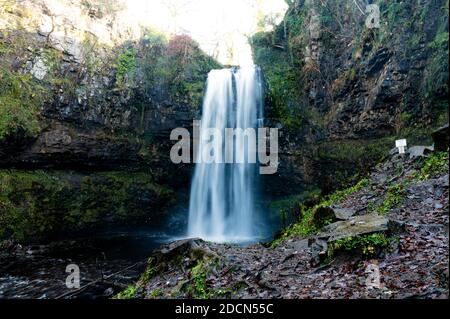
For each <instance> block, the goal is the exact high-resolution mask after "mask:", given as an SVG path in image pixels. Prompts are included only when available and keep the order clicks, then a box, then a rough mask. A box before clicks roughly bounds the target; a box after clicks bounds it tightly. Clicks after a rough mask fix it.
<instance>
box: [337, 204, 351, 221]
mask: <svg viewBox="0 0 450 319" xmlns="http://www.w3.org/2000/svg"><path fill="white" fill-rule="evenodd" d="M333 211H334V216H335V217H336V219H339V220H348V219H350V218H351V217H353V215H355V214H356V210H355V209H353V208H339V207H333Z"/></svg>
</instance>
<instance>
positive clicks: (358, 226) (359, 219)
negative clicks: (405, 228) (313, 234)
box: [317, 214, 389, 242]
mask: <svg viewBox="0 0 450 319" xmlns="http://www.w3.org/2000/svg"><path fill="white" fill-rule="evenodd" d="M388 228H389V219H387V218H386V217H384V216H380V215H378V214H368V215H363V216H356V217H351V218H350V219H349V220H346V221H338V222H336V223H333V224H330V225H328V226H326V227H325V228H323V230H322V231H321V232H320V233H319V234H318V235H317V237H318V238H320V239H327V240H328V242H331V241H335V240H338V239H343V238H348V237H355V236H360V235H365V234H372V233H377V232H385V231H387V230H388Z"/></svg>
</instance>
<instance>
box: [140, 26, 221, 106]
mask: <svg viewBox="0 0 450 319" xmlns="http://www.w3.org/2000/svg"><path fill="white" fill-rule="evenodd" d="M143 44H144V47H145V49H144V50H142V52H139V55H138V65H139V67H140V68H141V69H142V71H143V75H144V77H143V82H144V83H145V86H144V87H148V88H155V87H156V88H160V89H162V90H166V91H168V92H169V95H170V97H171V99H172V101H174V102H178V103H181V104H186V105H189V106H191V107H192V108H193V109H198V108H200V106H201V101H202V97H203V93H204V92H203V91H204V86H205V81H206V78H207V74H208V72H209V71H210V70H212V69H217V68H221V65H220V64H218V63H217V62H216V61H214V59H212V58H211V57H209V56H208V55H206V54H205V53H204V52H202V50H201V49H200V47H199V46H198V44H197V43H196V42H195V41H193V40H192V39H191V38H190V37H187V36H175V37H172V38H171V39H170V40H169V41H168V40H167V39H166V37H165V36H164V35H162V34H160V33H158V32H155V31H152V30H147V31H146V35H145V37H144V40H143Z"/></svg>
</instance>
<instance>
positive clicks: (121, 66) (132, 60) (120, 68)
mask: <svg viewBox="0 0 450 319" xmlns="http://www.w3.org/2000/svg"><path fill="white" fill-rule="evenodd" d="M136 66H137V64H136V53H135V51H134V49H133V48H129V49H127V50H126V51H125V52H123V53H121V54H119V56H118V57H117V61H116V63H115V64H114V67H115V68H116V71H117V75H116V80H117V85H118V86H119V87H123V85H124V84H125V81H126V78H127V77H128V78H129V79H133V77H134V74H135V71H136Z"/></svg>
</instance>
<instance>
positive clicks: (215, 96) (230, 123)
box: [188, 67, 263, 242]
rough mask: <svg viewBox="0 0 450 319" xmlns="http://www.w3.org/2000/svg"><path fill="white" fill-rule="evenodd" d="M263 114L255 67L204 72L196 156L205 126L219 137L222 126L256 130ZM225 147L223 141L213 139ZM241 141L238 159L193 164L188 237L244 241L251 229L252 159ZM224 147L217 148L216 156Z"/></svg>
mask: <svg viewBox="0 0 450 319" xmlns="http://www.w3.org/2000/svg"><path fill="white" fill-rule="evenodd" d="M262 117H263V103H262V84H261V79H260V72H259V69H258V68H257V67H248V68H241V69H237V70H236V69H223V70H213V71H211V72H210V74H209V75H208V82H207V90H206V94H205V98H204V102H203V115H202V121H201V127H200V140H199V148H198V152H197V156H200V155H201V154H202V152H203V149H204V148H206V147H207V145H206V144H207V143H211V141H210V140H208V138H207V137H206V135H207V130H208V128H216V129H219V130H220V131H221V132H222V136H225V133H224V132H225V128H241V129H246V128H255V129H256V128H257V127H258V123H259V122H260V121H261V119H262ZM213 143H215V146H216V147H219V148H221V149H222V150H225V143H224V140H223V139H222V140H216V139H214V141H213ZM247 147H248V145H247V143H246V142H244V140H241V139H236V141H235V147H234V150H233V151H234V154H235V158H240V156H243V157H242V158H245V161H244V163H232V164H224V163H211V164H207V163H204V162H199V163H198V164H196V167H195V173H194V177H193V181H192V188H191V196H190V204H189V225H188V236H190V237H200V238H203V239H205V240H212V241H217V242H242V241H249V240H251V239H252V238H254V237H255V236H256V234H257V230H256V229H255V228H256V227H255V218H256V216H255V207H254V192H255V183H256V178H257V170H256V168H257V167H256V164H255V163H249V162H248V154H247ZM223 153H224V151H223V152H222V154H223Z"/></svg>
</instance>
